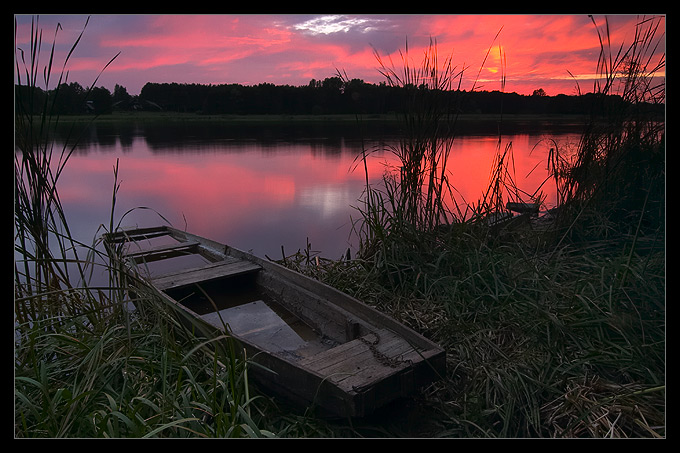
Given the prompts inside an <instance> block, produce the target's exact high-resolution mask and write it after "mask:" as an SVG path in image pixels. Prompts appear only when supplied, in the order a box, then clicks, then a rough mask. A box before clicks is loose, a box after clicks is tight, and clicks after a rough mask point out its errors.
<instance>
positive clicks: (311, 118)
mask: <svg viewBox="0 0 680 453" xmlns="http://www.w3.org/2000/svg"><path fill="white" fill-rule="evenodd" d="M62 118H64V119H65V120H68V121H69V122H76V123H82V122H96V123H116V122H120V123H125V122H136V121H144V122H175V121H181V122H189V121H209V122H224V123H267V124H274V123H314V122H317V123H338V122H340V123H356V122H357V121H358V120H360V121H361V122H362V123H363V122H369V123H376V122H377V123H386V124H399V123H400V122H401V121H402V118H400V117H398V116H397V115H396V114H383V115H379V114H369V115H353V114H343V115H203V114H200V113H181V112H149V111H140V112H128V111H116V112H114V113H111V114H108V115H99V116H94V115H64V116H62ZM586 119H587V116H586V115H580V114H578V115H577V114H574V115H566V114H562V115H539V114H503V115H501V114H461V115H458V116H456V121H460V122H464V123H494V124H495V123H498V122H504V123H532V122H551V123H578V124H582V123H583V122H584V121H585V120H586Z"/></svg>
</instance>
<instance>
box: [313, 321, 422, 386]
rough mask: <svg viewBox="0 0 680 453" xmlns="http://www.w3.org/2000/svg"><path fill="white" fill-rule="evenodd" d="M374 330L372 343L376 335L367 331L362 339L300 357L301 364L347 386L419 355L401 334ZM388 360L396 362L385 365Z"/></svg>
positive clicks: (389, 371)
mask: <svg viewBox="0 0 680 453" xmlns="http://www.w3.org/2000/svg"><path fill="white" fill-rule="evenodd" d="M378 334H379V341H378V342H377V343H376V344H374V345H373V346H369V344H372V343H373V342H374V341H375V339H376V337H375V334H372V333H371V334H367V335H365V336H364V337H363V339H364V340H365V341H366V342H364V341H363V340H362V339H355V340H352V341H348V342H347V343H344V344H341V345H340V346H337V347H335V348H333V349H329V350H327V351H324V352H321V353H319V354H316V355H314V356H312V357H309V358H307V359H305V360H303V361H302V362H301V365H302V366H305V367H307V368H309V369H311V370H314V371H316V372H318V373H320V374H322V375H324V376H328V379H329V380H331V381H332V382H335V383H337V384H340V385H341V386H342V387H343V388H345V389H348V390H351V389H352V388H357V387H363V386H367V385H370V384H371V383H375V382H377V381H379V380H381V379H383V378H384V377H385V376H386V375H390V374H394V373H395V372H396V371H397V370H398V368H400V366H399V364H403V366H401V368H404V367H405V366H407V365H409V364H410V363H411V361H415V360H418V359H419V357H420V355H419V354H418V353H417V351H416V350H415V349H414V348H413V346H411V345H410V344H409V343H408V342H407V341H406V340H404V339H403V338H402V337H400V336H397V335H395V334H394V333H393V332H390V331H389V330H386V329H380V330H379V331H378ZM367 343H368V344H367ZM388 360H389V361H390V362H392V363H394V364H396V366H395V367H391V366H389V364H388V363H386V362H387V361H388Z"/></svg>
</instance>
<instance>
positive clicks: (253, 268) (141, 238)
mask: <svg viewBox="0 0 680 453" xmlns="http://www.w3.org/2000/svg"><path fill="white" fill-rule="evenodd" d="M165 236H167V237H169V238H172V239H173V240H174V241H176V242H175V243H163V242H162V243H161V244H160V245H150V246H146V247H144V246H141V245H139V244H140V243H142V242H145V241H150V240H155V239H158V238H163V237H165ZM106 242H107V244H119V247H118V250H121V249H122V252H119V253H118V254H117V258H115V259H122V260H126V261H127V262H128V263H129V265H131V266H133V267H134V268H135V269H136V271H137V272H138V273H140V274H141V275H142V277H143V280H144V282H145V284H146V285H148V286H149V287H151V288H153V290H155V291H157V292H158V294H159V295H160V297H161V298H162V299H163V300H164V301H165V302H166V303H167V304H168V305H170V306H171V307H173V308H174V309H175V310H176V311H177V312H178V313H181V314H182V316H184V317H185V319H186V320H187V322H188V323H191V324H192V326H194V327H195V328H198V331H199V334H200V335H202V336H205V337H206V338H214V337H215V336H218V335H224V334H225V333H229V335H230V336H233V338H235V339H237V340H238V341H239V342H240V343H241V344H242V345H243V349H244V351H245V353H246V356H247V358H248V360H249V361H250V362H254V363H256V364H257V366H251V367H250V368H249V371H248V373H249V376H252V377H253V378H254V380H255V381H256V382H257V383H258V384H259V385H260V386H261V387H263V388H264V389H265V390H267V391H269V392H271V393H273V394H276V395H281V396H284V397H285V398H286V399H288V400H290V401H292V402H294V403H296V404H300V405H303V406H306V407H309V406H314V407H316V408H318V409H319V413H322V414H324V415H333V416H341V417H345V416H351V417H362V416H366V415H369V414H370V413H372V412H373V411H375V410H376V409H378V408H380V407H382V406H384V405H386V404H388V403H390V402H391V401H394V400H395V399H398V398H402V397H408V396H411V395H414V394H415V393H416V392H417V391H418V389H420V388H422V387H423V386H425V385H428V384H430V383H432V382H434V381H436V380H438V379H440V378H441V377H442V376H444V374H445V367H446V360H445V351H444V350H443V349H442V348H441V347H439V346H438V345H436V344H435V343H433V342H432V341H430V340H428V339H427V338H425V337H423V336H422V335H420V334H418V333H416V332H415V331H413V330H412V329H410V328H408V327H407V326H404V325H403V324H401V323H399V322H397V321H395V320H394V319H392V318H391V317H389V316H387V315H385V314H383V313H381V312H379V311H377V310H375V309H373V308H372V307H369V306H368V305H366V304H364V303H362V302H361V301H359V300H357V299H355V298H353V297H351V296H349V295H347V294H345V293H343V292H341V291H339V290H337V289H335V288H332V287H330V286H328V285H325V284H324V283H322V282H319V281H317V280H314V279H311V278H309V277H307V276H304V275H302V274H299V273H297V272H295V271H292V270H290V269H288V268H286V267H284V266H281V265H279V264H277V263H274V262H271V261H268V260H264V259H261V258H259V257H256V256H254V255H252V254H249V253H246V252H243V251H241V250H239V249H236V248H233V247H230V246H227V245H224V244H220V243H218V242H215V241H211V240H209V239H206V238H202V237H200V236H197V235H194V234H190V233H187V232H183V231H180V230H177V229H174V228H171V227H159V228H147V229H135V230H127V231H124V232H117V233H115V234H112V235H109V236H108V237H107V241H106ZM120 244H124V246H123V247H120ZM133 244H134V245H133ZM110 249H111V250H112V249H113V247H110ZM180 259H181V260H185V261H186V263H184V264H183V265H179V267H177V266H178V265H177V263H171V262H170V261H172V260H176V261H177V260H180ZM198 259H204V260H205V262H197V261H196V260H198ZM191 260H194V261H191ZM163 262H165V263H163ZM161 264H163V265H161ZM163 266H165V267H163ZM172 266H176V267H174V268H173V267H172ZM159 269H160V270H159Z"/></svg>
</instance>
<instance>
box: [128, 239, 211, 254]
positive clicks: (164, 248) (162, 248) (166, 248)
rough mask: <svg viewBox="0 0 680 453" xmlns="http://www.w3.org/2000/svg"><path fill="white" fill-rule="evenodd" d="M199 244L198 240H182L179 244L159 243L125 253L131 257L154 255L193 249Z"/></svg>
mask: <svg viewBox="0 0 680 453" xmlns="http://www.w3.org/2000/svg"><path fill="white" fill-rule="evenodd" d="M198 245H199V242H198V241H187V242H180V243H178V244H172V245H158V246H156V247H149V248H146V249H141V250H134V251H130V252H127V253H125V256H128V257H130V258H140V257H144V256H152V255H157V254H161V253H168V252H178V251H181V250H184V249H191V248H193V247H196V246H198Z"/></svg>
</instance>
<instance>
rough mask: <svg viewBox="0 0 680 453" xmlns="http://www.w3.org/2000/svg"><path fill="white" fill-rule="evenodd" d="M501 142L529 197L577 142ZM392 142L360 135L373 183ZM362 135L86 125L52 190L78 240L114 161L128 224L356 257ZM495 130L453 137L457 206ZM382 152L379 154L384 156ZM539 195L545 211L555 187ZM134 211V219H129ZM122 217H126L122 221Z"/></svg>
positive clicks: (476, 182)
mask: <svg viewBox="0 0 680 453" xmlns="http://www.w3.org/2000/svg"><path fill="white" fill-rule="evenodd" d="M527 129H528V130H527V131H526V132H522V131H520V132H513V133H512V134H510V135H504V136H503V137H502V138H501V146H502V148H505V146H506V145H507V144H508V143H511V144H512V150H513V158H514V171H515V178H516V181H517V183H518V185H519V186H520V188H522V189H523V190H525V191H527V192H529V193H533V192H534V191H535V190H536V189H537V188H538V187H539V186H540V185H541V183H542V182H543V181H544V179H545V178H546V175H547V173H546V157H547V153H548V149H549V148H550V147H551V146H554V145H553V144H552V143H551V142H549V141H548V140H547V139H552V140H556V141H558V142H559V143H561V146H566V144H567V143H575V142H577V140H578V138H579V132H578V131H577V130H569V128H566V130H565V128H563V127H561V128H559V129H556V128H553V127H541V128H527ZM395 143H397V139H396V138H395V137H393V136H387V135H382V134H381V135H376V136H374V137H370V138H368V139H365V140H364V144H365V146H366V148H368V149H374V148H377V149H378V150H379V151H377V152H375V153H374V154H372V156H371V158H370V160H369V175H370V177H371V180H372V182H374V183H377V182H378V181H379V179H380V177H381V175H382V173H383V171H384V168H385V163H386V162H390V161H393V157H392V155H391V153H390V152H389V151H387V150H385V149H386V145H389V144H395ZM361 146H362V143H361V140H359V139H358V138H357V137H356V136H355V135H354V134H352V133H348V134H343V133H342V130H340V131H338V130H334V131H333V132H332V133H328V132H327V131H325V132H324V133H319V131H316V132H314V133H305V132H304V131H299V130H294V131H293V130H290V129H277V130H275V131H271V130H269V129H266V130H265V129H262V130H259V131H258V130H256V129H254V130H251V131H246V132H243V131H241V133H238V134H234V133H231V132H225V131H224V130H223V128H222V130H221V132H220V130H214V129H213V128H210V127H209V126H207V125H205V124H202V123H201V124H196V125H186V124H185V125H182V126H181V127H177V126H172V127H164V128H159V127H157V126H156V127H154V128H152V129H149V128H145V127H144V126H143V125H139V124H138V125H135V126H131V127H128V128H126V129H125V130H122V129H116V128H113V127H105V126H101V125H96V126H91V127H90V130H89V131H88V134H87V135H86V137H85V139H84V140H82V142H81V144H80V145H79V146H78V148H77V151H76V152H75V153H74V154H73V155H72V157H71V160H70V161H69V162H68V164H67V167H66V170H65V172H64V174H63V176H62V179H61V180H60V181H59V184H58V191H59V194H60V197H61V199H62V202H63V204H64V206H65V209H66V214H67V218H68V219H69V225H70V227H71V230H72V231H73V233H74V236H75V237H76V238H78V239H80V240H82V241H85V242H91V241H92V239H93V238H94V237H95V234H96V231H97V228H98V227H99V225H100V224H108V219H109V216H110V209H111V196H112V190H113V185H114V175H113V168H114V166H115V164H116V159H118V160H119V172H118V181H119V183H120V190H119V193H118V199H117V205H116V210H115V218H116V220H120V219H121V217H123V215H124V214H125V215H124V217H123V219H122V221H121V224H122V225H124V226H132V225H139V226H148V225H155V224H158V223H160V222H162V219H161V217H160V215H162V216H163V217H164V218H165V219H167V220H168V221H169V222H170V223H172V225H173V226H175V227H178V228H181V229H184V228H186V229H187V230H188V231H191V232H193V233H196V234H199V235H202V236H206V237H209V238H211V239H214V240H217V241H219V242H223V243H227V244H230V245H232V246H234V247H237V248H240V249H243V250H249V251H252V252H254V253H255V254H257V255H259V256H265V255H267V256H269V257H271V258H275V259H277V258H280V257H281V253H282V251H281V247H283V248H284V250H285V252H286V254H290V253H293V252H295V251H297V250H298V249H304V247H305V246H306V244H307V241H309V242H310V243H311V245H312V249H313V250H315V251H318V252H320V253H321V255H323V256H325V257H329V258H339V257H340V256H341V255H343V254H344V253H345V252H346V250H347V249H348V248H351V249H352V250H353V251H355V250H356V242H357V241H356V238H355V236H354V234H353V233H352V222H353V221H354V220H357V219H358V218H359V215H358V212H357V211H356V209H355V206H358V203H360V199H361V197H362V193H363V190H364V187H365V175H364V171H363V165H360V166H359V167H357V168H356V169H355V165H356V161H355V158H356V157H357V156H358V155H360V153H361V149H362V148H361ZM497 146H498V136H497V134H495V133H492V132H490V133H487V134H485V133H476V134H474V135H461V136H459V137H457V138H456V139H455V141H454V145H453V149H452V151H451V157H450V161H449V168H450V170H451V173H450V180H451V182H452V183H453V185H454V186H455V189H456V191H457V192H459V202H460V201H466V202H473V201H476V200H477V199H478V197H479V196H480V194H481V193H482V191H483V190H484V189H486V187H487V184H488V182H489V175H490V169H491V166H492V164H493V161H494V156H495V154H496V152H497ZM380 150H383V151H380ZM543 192H544V193H545V194H546V195H547V202H548V204H549V203H550V202H552V200H554V191H553V187H552V186H551V185H550V184H546V185H545V186H544V188H543ZM128 211H130V212H129V213H127V212H128ZM126 213H127V214H126Z"/></svg>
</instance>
